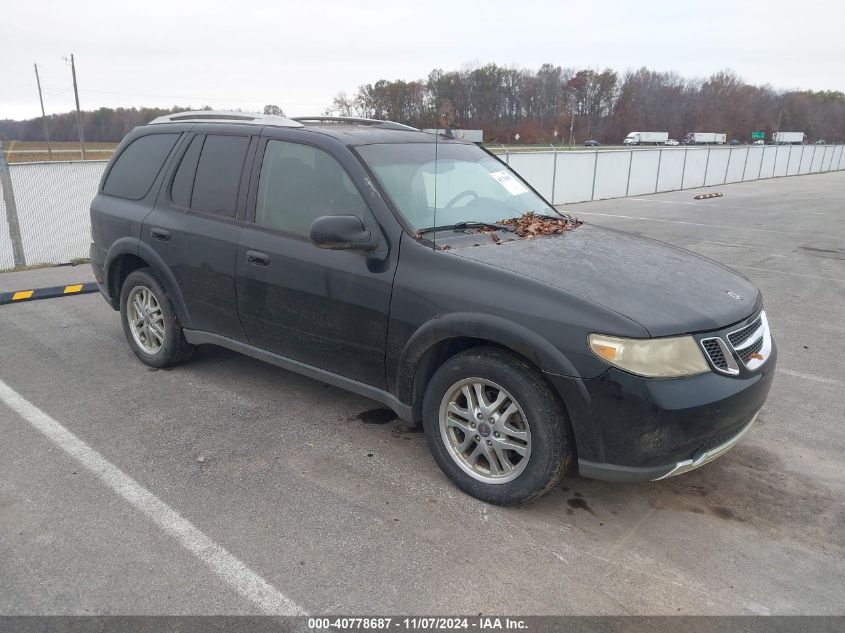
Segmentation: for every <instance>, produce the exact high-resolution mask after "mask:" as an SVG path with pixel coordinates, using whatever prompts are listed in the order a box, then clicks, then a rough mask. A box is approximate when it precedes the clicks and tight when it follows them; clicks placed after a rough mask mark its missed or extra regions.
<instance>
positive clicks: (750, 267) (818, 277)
mask: <svg viewBox="0 0 845 633" xmlns="http://www.w3.org/2000/svg"><path fill="white" fill-rule="evenodd" d="M725 265H726V266H730V267H731V268H745V269H746V270H759V271H760V272H761V273H774V274H775V275H789V276H790V277H806V278H807V279H823V280H824V281H838V282H840V283H845V279H838V278H837V277H823V276H822V275H805V274H803V273H788V272H784V271H783V270H772V269H771V268H757V267H755V266H742V265H740V264H731V263H728V262H725Z"/></svg>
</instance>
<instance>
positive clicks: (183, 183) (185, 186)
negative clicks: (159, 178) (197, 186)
mask: <svg viewBox="0 0 845 633" xmlns="http://www.w3.org/2000/svg"><path fill="white" fill-rule="evenodd" d="M203 140H205V136H202V135H200V136H195V137H194V139H193V140H192V141H191V144H190V146H188V151H186V152H185V154H184V155H183V156H182V161H181V162H180V163H179V169H177V170H176V175H175V176H174V177H173V184H172V185H171V186H170V199H171V200H173V204H175V205H176V206H179V207H190V206H191V192H192V191H193V189H194V174H195V173H196V171H197V159H198V158H199V155H200V150H202V142H203Z"/></svg>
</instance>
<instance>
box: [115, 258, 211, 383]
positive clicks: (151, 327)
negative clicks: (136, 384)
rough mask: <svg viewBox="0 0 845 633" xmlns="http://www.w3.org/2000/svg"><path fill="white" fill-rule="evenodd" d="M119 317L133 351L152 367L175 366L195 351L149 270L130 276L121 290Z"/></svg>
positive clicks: (140, 270)
mask: <svg viewBox="0 0 845 633" xmlns="http://www.w3.org/2000/svg"><path fill="white" fill-rule="evenodd" d="M120 317H121V321H122V322H123V331H124V333H125V334H126V340H127V341H128V342H129V346H130V347H131V348H132V351H133V352H135V355H136V356H137V357H138V358H140V359H141V360H142V361H143V362H144V363H146V364H147V365H150V366H151V367H169V366H171V365H176V364H178V363H181V362H183V361H185V360H187V359H188V358H189V357H190V355H191V353H192V352H193V350H194V346H193V345H191V344H190V343H188V341H186V340H185V335H184V333H183V332H182V325H181V324H180V323H179V318H178V317H177V316H176V311H175V310H174V309H173V304H172V303H171V301H170V297H169V296H168V295H167V292H166V291H165V290H164V287H163V286H162V285H161V283H160V282H159V280H158V279H156V277H155V276H154V275H153V274H152V271H151V270H150V269H149V268H141V269H138V270H135V271H133V272H131V273H130V274H129V275H127V277H126V279H125V281H124V282H123V286H122V288H121V291H120Z"/></svg>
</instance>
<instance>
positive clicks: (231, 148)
mask: <svg viewBox="0 0 845 633" xmlns="http://www.w3.org/2000/svg"><path fill="white" fill-rule="evenodd" d="M206 127H209V126H206ZM256 142H257V141H256V137H253V136H250V135H249V134H248V133H244V132H240V133H237V132H219V131H218V130H213V131H208V132H205V133H203V131H202V130H200V133H195V134H194V135H193V138H191V139H189V140H188V141H187V142H186V144H185V149H184V152H183V154H182V156H181V159H180V160H179V161H178V163H177V164H176V166H175V167H174V168H173V169H172V171H171V174H170V176H169V179H168V180H167V181H166V182H165V187H162V191H161V194H160V195H159V200H158V204H157V205H156V208H155V210H154V211H153V212H152V213H151V214H150V215H149V216H148V217H147V219H146V220H145V222H144V227H143V230H142V240H144V241H145V242H146V243H147V244H149V245H150V246H151V247H152V248H153V249H155V250H156V252H157V253H158V254H159V255H161V257H162V258H163V259H164V261H165V263H166V264H167V266H168V267H169V268H170V270H171V271H172V272H173V275H174V276H175V278H176V280H177V283H178V284H179V289H180V291H181V293H182V297H183V299H184V302H185V307H186V309H187V311H188V313H189V316H190V322H191V326H192V327H193V329H195V330H200V331H205V332H212V333H215V334H219V335H221V336H225V337H227V338H231V339H235V340H238V341H244V340H246V336H245V334H244V331H243V327H242V326H241V323H240V319H239V318H238V312H237V299H236V288H235V258H236V255H237V248H238V238H239V236H240V233H241V230H242V227H243V214H244V209H245V203H246V192H247V184H246V183H247V182H248V179H249V174H248V173H245V172H246V166H247V165H250V164H251V162H252V161H251V160H248V157H249V156H250V154H251V150H254V144H255V143H256Z"/></svg>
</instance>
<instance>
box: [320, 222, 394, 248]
mask: <svg viewBox="0 0 845 633" xmlns="http://www.w3.org/2000/svg"><path fill="white" fill-rule="evenodd" d="M309 236H310V238H311V242H312V243H313V244H314V245H315V246H316V247H317V248H327V249H330V250H334V251H342V250H361V251H374V250H376V248H377V247H378V244H379V238H378V235H377V234H374V233H373V232H372V231H371V230H370V229H368V228H367V227H365V226H364V223H363V222H362V221H361V218H359V217H358V216H355V215H324V216H322V217H319V218H317V219H316V220H314V221H313V222H312V223H311V230H310V231H309Z"/></svg>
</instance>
